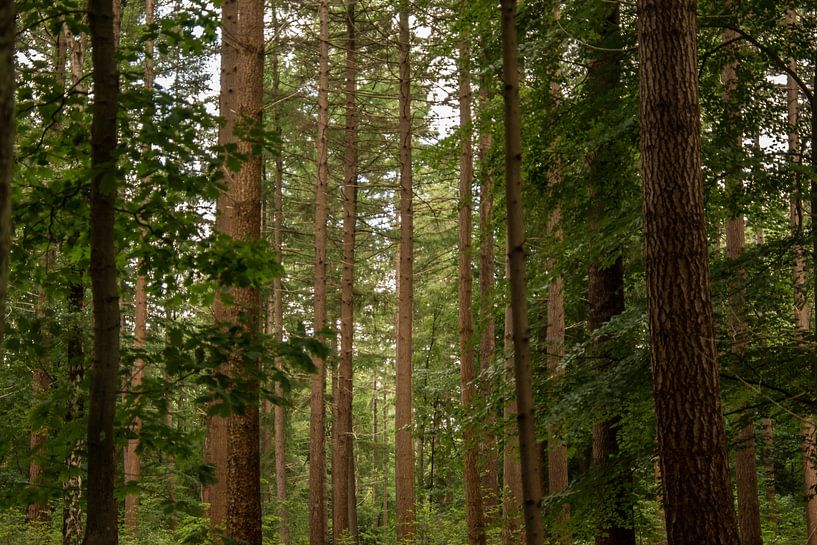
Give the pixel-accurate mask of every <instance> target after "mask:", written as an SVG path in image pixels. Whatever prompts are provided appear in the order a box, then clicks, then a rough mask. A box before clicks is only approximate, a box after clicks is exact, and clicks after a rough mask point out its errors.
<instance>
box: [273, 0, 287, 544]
mask: <svg viewBox="0 0 817 545" xmlns="http://www.w3.org/2000/svg"><path fill="white" fill-rule="evenodd" d="M273 25H274V26H275V32H278V18H277V8H276V7H273ZM276 36H277V34H276ZM278 62H279V61H278V51H277V50H276V51H275V54H274V56H273V62H272V87H273V92H274V95H275V97H276V100H277V99H278V98H277V97H279V95H280V93H281V76H280V70H279V68H278ZM272 116H273V118H272V123H273V128H274V130H275V133H276V134H277V135H278V139H279V141H281V137H282V133H283V131H282V129H281V112H280V110H279V108H275V109H274V110H273V114H272ZM272 199H273V201H272V202H273V205H272V208H273V215H272V244H273V249H274V252H275V261H276V262H277V263H283V257H284V256H283V225H284V159H283V156H282V153H280V152H279V153H278V154H277V155H276V156H275V188H274V193H273V197H272ZM272 321H273V336H274V337H275V340H276V341H278V342H283V340H284V287H283V281H282V279H281V277H280V276H276V277H275V278H274V279H273V280H272ZM275 367H276V369H278V370H279V371H280V370H281V369H282V368H283V361H282V360H281V358H280V357H276V358H275ZM275 395H276V397H278V398H279V399H280V398H282V397H283V396H284V389H283V387H282V386H281V383H280V382H276V383H275ZM273 419H274V421H275V423H274V425H275V498H276V501H277V506H276V507H277V509H276V510H277V513H278V538H279V539H280V540H281V543H282V545H289V544H290V536H289V513H288V511H287V506H286V501H287V473H286V471H287V465H286V438H287V436H286V407H285V406H284V405H283V404H281V403H278V404H276V405H275V407H274V408H273Z"/></svg>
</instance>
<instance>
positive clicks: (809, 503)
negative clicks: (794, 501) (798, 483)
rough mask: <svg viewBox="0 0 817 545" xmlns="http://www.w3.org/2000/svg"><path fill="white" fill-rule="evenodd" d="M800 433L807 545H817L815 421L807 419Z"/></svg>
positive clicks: (816, 438) (816, 448)
mask: <svg viewBox="0 0 817 545" xmlns="http://www.w3.org/2000/svg"><path fill="white" fill-rule="evenodd" d="M800 433H801V435H802V437H803V439H802V449H803V476H804V477H803V496H804V497H805V498H806V532H807V533H806V536H807V540H806V545H815V544H817V524H816V523H815V517H814V513H813V511H814V503H815V502H817V499H815V497H816V496H817V471H815V464H817V462H815V460H817V447H815V442H817V429H815V425H814V421H813V420H812V419H807V420H805V421H804V422H803V423H802V426H801V430H800Z"/></svg>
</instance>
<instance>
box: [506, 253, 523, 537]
mask: <svg viewBox="0 0 817 545" xmlns="http://www.w3.org/2000/svg"><path fill="white" fill-rule="evenodd" d="M505 272H506V276H508V263H507V254H506V262H505ZM503 341H504V349H505V351H504V353H505V377H506V378H507V380H508V381H513V315H512V314H511V305H510V304H508V305H506V307H505V331H504V335H503ZM503 413H504V421H505V440H504V445H505V446H504V449H503V452H502V481H503V483H502V485H503V486H502V520H503V523H502V545H518V544H520V543H522V542H524V533H523V528H522V520H521V515H522V496H523V494H522V466H521V465H520V463H519V440H518V435H519V432H518V430H517V429H516V426H514V424H515V423H516V416H517V403H516V397H514V396H511V398H510V399H509V400H508V403H507V405H505V407H504V409H503Z"/></svg>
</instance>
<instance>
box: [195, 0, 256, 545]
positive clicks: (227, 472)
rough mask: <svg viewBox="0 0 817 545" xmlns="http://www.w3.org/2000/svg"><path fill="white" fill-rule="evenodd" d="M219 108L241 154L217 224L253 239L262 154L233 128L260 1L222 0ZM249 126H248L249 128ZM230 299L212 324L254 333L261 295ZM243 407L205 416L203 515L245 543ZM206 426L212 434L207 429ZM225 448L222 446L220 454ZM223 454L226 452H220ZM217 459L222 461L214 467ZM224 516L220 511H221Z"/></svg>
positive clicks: (247, 371) (252, 92)
mask: <svg viewBox="0 0 817 545" xmlns="http://www.w3.org/2000/svg"><path fill="white" fill-rule="evenodd" d="M222 18H223V19H222V24H223V26H224V29H225V30H224V31H225V38H224V39H223V40H222V67H221V68H222V86H221V104H220V107H221V112H222V116H223V117H224V118H225V120H226V122H225V125H224V126H222V132H221V133H220V134H219V141H220V142H221V143H223V144H234V145H235V146H236V149H237V151H238V153H241V154H242V155H244V156H245V157H246V158H245V160H244V162H243V163H242V164H241V166H240V168H239V170H237V171H229V172H227V173H226V174H227V176H226V179H227V184H226V185H227V188H226V191H225V192H224V193H223V194H222V195H221V196H220V197H219V200H218V205H217V206H218V220H217V225H216V228H217V229H218V230H219V231H220V232H221V233H224V234H225V235H227V236H229V237H231V238H233V239H236V240H240V241H252V240H257V239H258V238H259V237H260V235H261V175H262V174H261V172H262V171H261V156H260V154H258V153H257V152H255V151H254V149H253V144H252V142H250V141H247V140H243V139H240V138H239V137H238V136H237V135H236V134H235V127H236V123H237V122H238V121H239V120H242V122H246V123H250V124H252V126H260V124H261V121H262V119H261V117H262V96H263V46H264V37H263V30H264V29H263V3H262V2H259V1H258V0H237V1H236V0H232V1H228V2H225V3H224V4H223V5H222ZM250 130H252V127H251V128H250ZM222 289H225V290H227V291H228V293H229V295H230V297H231V298H232V300H233V301H232V304H226V303H225V302H224V301H223V300H221V299H218V300H217V301H216V304H215V307H214V315H215V319H216V322H217V323H220V324H224V325H225V326H236V325H238V326H241V327H242V328H244V329H245V330H246V332H247V334H248V335H250V336H252V335H254V334H255V333H256V332H257V331H258V328H259V326H260V313H261V301H260V296H259V293H258V290H257V289H256V288H253V287H236V286H224V287H222ZM257 365H258V362H256V361H252V360H247V359H244V358H243V357H241V356H239V355H235V356H233V357H232V358H231V361H230V362H229V363H227V364H226V365H225V366H224V368H223V371H224V372H225V373H227V374H229V375H232V376H233V377H235V378H240V379H241V380H242V381H245V382H247V383H249V384H250V387H255V386H253V379H252V378H251V376H252V373H253V372H254V370H255V369H254V367H255V366H257ZM250 396H251V399H252V398H254V399H252V401H251V404H250V405H249V406H247V407H246V408H245V410H244V412H243V413H241V414H239V413H234V414H231V415H229V416H228V417H227V418H226V419H219V420H216V419H214V418H211V421H210V427H208V439H211V440H213V441H225V443H224V444H218V443H216V444H213V443H210V444H209V445H208V446H209V447H210V453H211V454H213V455H214V458H213V459H212V460H213V461H215V462H216V464H217V466H216V467H217V477H219V478H220V479H223V481H220V482H219V484H218V485H217V486H215V487H212V488H211V489H210V491H209V492H210V495H209V498H208V499H209V500H210V509H211V512H210V520H211V525H212V526H214V527H217V526H220V525H221V524H223V525H224V534H225V536H226V537H228V538H230V539H232V540H235V541H238V542H242V543H247V544H248V545H260V543H261V488H260V451H259V442H260V441H259V423H258V405H257V403H256V402H257V392H254V393H251V394H250ZM211 432H212V435H210V433H211ZM225 451H226V453H225ZM225 454H226V455H225ZM219 465H221V466H222V467H219ZM222 517H223V518H222Z"/></svg>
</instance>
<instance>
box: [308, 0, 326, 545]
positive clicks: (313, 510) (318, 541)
mask: <svg viewBox="0 0 817 545" xmlns="http://www.w3.org/2000/svg"><path fill="white" fill-rule="evenodd" d="M318 16H319V19H320V21H319V27H320V28H319V35H318V41H319V61H318V62H319V73H318V135H317V154H318V176H317V182H316V186H315V301H314V306H315V316H314V328H315V332H316V333H317V332H320V331H321V330H322V329H324V328H325V327H326V239H327V235H326V221H327V212H326V192H327V191H326V186H327V183H328V178H329V171H328V169H329V165H328V153H329V152H328V145H329V144H328V141H327V139H328V137H327V129H328V126H329V2H328V0H320V3H319V5H318ZM313 363H314V364H315V367H316V372H315V374H313V375H312V382H311V390H312V395H311V398H310V402H309V414H310V420H309V545H323V544H324V543H325V542H326V498H325V480H326V462H325V452H324V434H325V433H326V431H325V424H324V418H325V412H324V411H325V408H324V403H325V401H324V400H325V396H326V367H325V362H324V361H323V359H322V358H320V357H315V358H313Z"/></svg>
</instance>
